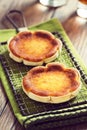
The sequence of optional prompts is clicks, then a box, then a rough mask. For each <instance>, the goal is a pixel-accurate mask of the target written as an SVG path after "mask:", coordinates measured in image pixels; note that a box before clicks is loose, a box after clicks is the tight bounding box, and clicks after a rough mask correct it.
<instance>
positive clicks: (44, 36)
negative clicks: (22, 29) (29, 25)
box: [35, 32, 51, 40]
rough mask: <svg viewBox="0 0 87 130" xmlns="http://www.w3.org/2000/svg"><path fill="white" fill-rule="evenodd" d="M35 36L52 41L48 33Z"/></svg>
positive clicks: (36, 33) (39, 33) (37, 33)
mask: <svg viewBox="0 0 87 130" xmlns="http://www.w3.org/2000/svg"><path fill="white" fill-rule="evenodd" d="M35 35H36V36H38V37H41V38H45V39H48V40H51V36H50V35H49V34H47V33H44V32H35Z"/></svg>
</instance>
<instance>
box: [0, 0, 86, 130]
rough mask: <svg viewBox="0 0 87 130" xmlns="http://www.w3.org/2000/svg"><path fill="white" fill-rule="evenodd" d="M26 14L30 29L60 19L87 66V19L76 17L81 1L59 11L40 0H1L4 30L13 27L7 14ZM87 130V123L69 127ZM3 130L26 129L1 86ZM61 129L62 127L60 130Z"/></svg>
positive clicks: (0, 129)
mask: <svg viewBox="0 0 87 130" xmlns="http://www.w3.org/2000/svg"><path fill="white" fill-rule="evenodd" d="M12 9H18V10H21V11H23V13H24V15H25V19H26V23H27V26H32V25H36V24H39V23H41V22H44V21H47V20H49V19H51V18H53V17H56V18H58V19H59V20H60V21H61V23H62V25H63V27H64V29H65V31H66V33H67V35H68V36H69V38H70V40H71V41H72V43H73V45H74V47H75V48H76V50H77V52H78V53H79V55H80V56H81V58H82V60H83V61H84V63H85V65H86V66H87V19H83V18H80V17H79V16H77V14H76V9H77V0H68V1H67V4H66V5H64V6H61V7H58V8H49V7H45V6H42V5H41V4H40V3H39V1H38V0H19V1H18V0H14V1H13V0H9V1H8V0H0V29H6V28H12V26H11V25H10V24H9V23H7V21H6V20H5V18H4V16H5V14H6V13H7V11H9V10H12ZM73 129H74V130H87V123H82V124H81V123H80V124H77V125H75V126H68V127H66V130H73ZM0 130H24V128H23V127H22V126H21V125H20V124H19V122H18V121H17V119H16V118H15V117H14V115H13V112H12V109H11V106H10V104H9V101H8V99H7V97H6V95H5V93H4V90H3V86H2V85H1V83H0ZM57 130H58V128H57Z"/></svg>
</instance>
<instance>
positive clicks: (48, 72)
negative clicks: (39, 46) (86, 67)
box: [23, 62, 81, 103]
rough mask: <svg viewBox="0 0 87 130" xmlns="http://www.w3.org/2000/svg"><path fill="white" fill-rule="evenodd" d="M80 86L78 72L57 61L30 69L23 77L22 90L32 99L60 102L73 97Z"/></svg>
mask: <svg viewBox="0 0 87 130" xmlns="http://www.w3.org/2000/svg"><path fill="white" fill-rule="evenodd" d="M80 88H81V82H80V74H79V72H78V70H77V69H75V68H66V67H65V66H64V65H63V64H60V63H58V62H54V63H48V64H47V65H46V66H38V67H34V68H33V69H31V70H30V71H29V72H28V73H27V75H25V76H24V77H23V90H24V92H25V93H26V94H27V95H28V96H29V97H30V98H31V99H33V100H36V101H39V102H45V103H61V102H66V101H68V100H70V99H72V98H74V97H75V96H76V95H77V94H78V92H79V90H80Z"/></svg>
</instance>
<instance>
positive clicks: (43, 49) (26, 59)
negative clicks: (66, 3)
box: [8, 30, 62, 66]
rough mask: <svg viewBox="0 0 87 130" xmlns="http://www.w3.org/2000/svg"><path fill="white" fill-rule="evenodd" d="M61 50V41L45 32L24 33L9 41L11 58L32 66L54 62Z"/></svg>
mask: <svg viewBox="0 0 87 130" xmlns="http://www.w3.org/2000/svg"><path fill="white" fill-rule="evenodd" d="M61 48H62V43H61V41H60V40H59V39H58V38H55V36H54V35H53V34H52V33H50V32H48V31H45V30H38V31H23V32H20V33H18V34H17V35H16V36H15V37H13V38H11V39H10V40H9V41H8V50H9V52H10V54H9V55H10V57H11V58H12V59H13V60H15V61H16V62H23V63H24V64H25V65H32V66H34V65H42V64H43V63H48V62H50V61H53V60H54V59H56V58H57V57H58V53H59V52H60V51H61Z"/></svg>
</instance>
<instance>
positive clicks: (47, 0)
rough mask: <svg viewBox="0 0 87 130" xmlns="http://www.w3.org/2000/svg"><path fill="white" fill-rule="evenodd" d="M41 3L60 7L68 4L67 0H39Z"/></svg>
mask: <svg viewBox="0 0 87 130" xmlns="http://www.w3.org/2000/svg"><path fill="white" fill-rule="evenodd" d="M39 1H40V3H41V4H43V5H45V6H49V7H58V6H62V5H64V4H66V1H67V0H39Z"/></svg>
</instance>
